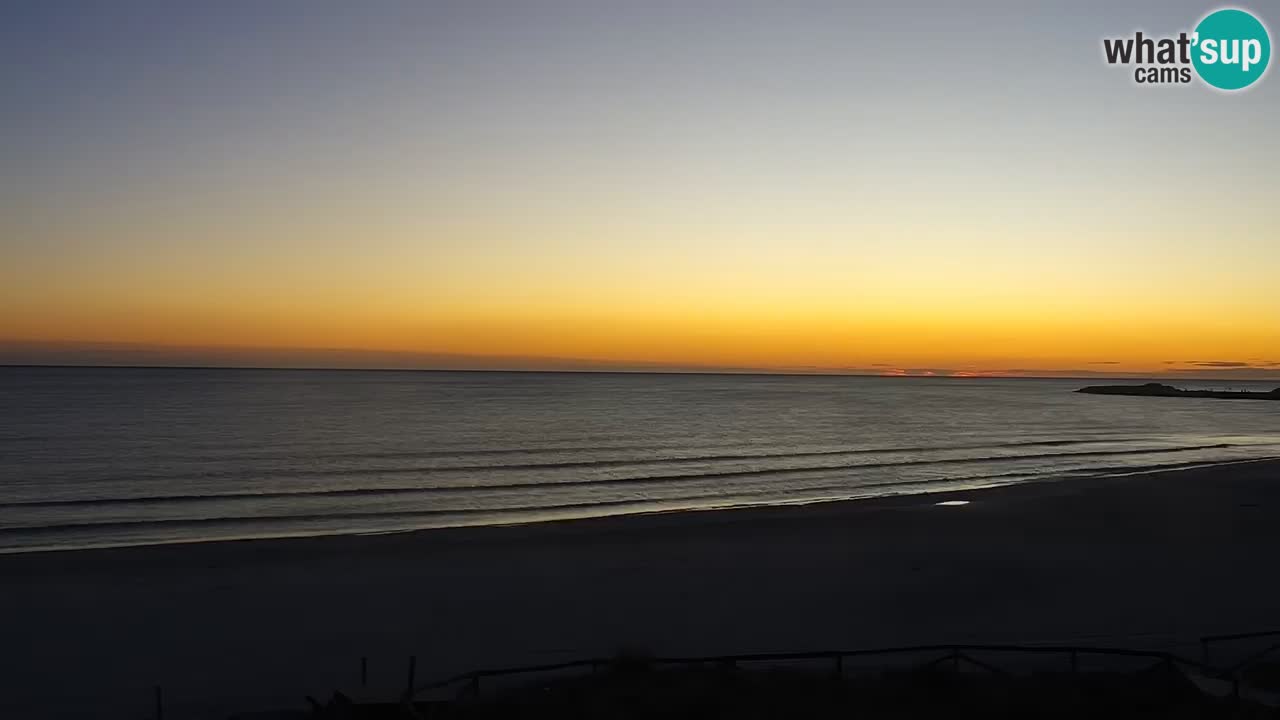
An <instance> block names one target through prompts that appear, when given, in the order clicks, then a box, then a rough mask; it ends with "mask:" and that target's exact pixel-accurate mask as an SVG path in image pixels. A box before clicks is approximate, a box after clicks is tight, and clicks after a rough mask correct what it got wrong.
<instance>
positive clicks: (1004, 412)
mask: <svg viewBox="0 0 1280 720" xmlns="http://www.w3.org/2000/svg"><path fill="white" fill-rule="evenodd" d="M1138 380H1141V379H1138ZM1097 382H1102V381H1098V380H1092V381H1090V380H1079V379H1029V378H1018V379H1003V378H1001V379H996V378H928V377H856V376H806V375H734V374H640V373H534V372H510V373H508V372H434V371H355V370H336V371H331V370H249V369H194V368H192V369H180V368H166V369H156V368H37V367H0V552H4V553H13V552H34V551H49V550H68V549H82V548H96V547H113V546H127V545H152V544H164V543H184V542H200V541H214V540H232V539H248V538H280V537H298V536H314V535H330V534H365V533H391V532H403V531H409V530H416V529H424V528H442V527H456V526H468V525H500V524H511V523H531V522H543V521H552V520H564V519H571V518H587V517H599V516H608V515H620V514H631V513H652V512H672V511H694V510H706V509H714V508H732V507H742V506H752V505H785V504H800V503H814V502H825V501H835V500H846V499H853V498H867V497H877V496H886V495H900V494H918V493H936V492H943V491H955V490H967V489H975V488H984V487H991V486H997V485H1005V484H1011V483H1026V482H1038V481H1062V482H1070V481H1071V480H1072V479H1073V478H1081V477H1088V476H1094V475H1099V474H1117V473H1135V472H1147V471H1151V470H1156V469H1162V468H1177V467H1188V466H1195V465H1206V464H1215V463H1226V462H1239V461H1248V460H1254V459H1261V458H1267V457H1276V456H1280V402H1259V401H1245V400H1214V399H1189V398H1150V397H1146V398H1144V397H1109V396H1098V395H1084V394H1079V393H1076V392H1074V390H1076V389H1078V388H1079V387H1081V386H1082V385H1085V384H1091V383H1097ZM1106 382H1118V381H1115V380H1108V381H1106ZM1126 382H1127V381H1126ZM1165 382H1169V381H1167V380H1166V381H1165ZM1173 384H1176V385H1179V386H1183V387H1218V388H1222V387H1234V388H1247V389H1257V390H1269V389H1271V388H1272V387H1274V386H1275V383H1274V382H1273V383H1270V384H1267V383H1250V382H1245V381H1239V380H1236V381H1216V382H1215V381H1199V382H1194V381H1182V382H1175V383H1173Z"/></svg>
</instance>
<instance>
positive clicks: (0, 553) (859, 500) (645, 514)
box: [0, 456, 1280, 558]
mask: <svg viewBox="0 0 1280 720" xmlns="http://www.w3.org/2000/svg"><path fill="white" fill-rule="evenodd" d="M1273 462H1274V463H1278V464H1280V456H1270V457H1261V458H1245V459H1239V460H1222V461H1205V462H1196V461H1189V462H1187V463H1180V464H1176V465H1170V466H1157V467H1150V468H1138V469H1135V470H1132V471H1126V470H1117V469H1115V468H1107V469H1102V470H1099V471H1096V472H1083V471H1082V472H1080V474H1066V473H1064V474H1057V475H1055V474H1046V475H1044V476H1043V477H1040V478H1036V479H1032V480H1018V481H1014V482H1006V483H996V484H991V485H978V486H976V487H969V488H964V489H940V490H935V491H926V492H918V493H912V492H898V493H888V494H885V495H869V496H865V497H846V498H834V499H816V500H797V501H795V502H760V503H745V504H739V505H726V506H716V507H705V508H678V509H669V510H640V511H636V512H618V513H611V514H601V515H588V516H583V517H569V518H549V519H545V520H519V521H513V522H507V523H483V524H481V523H476V524H461V525H446V526H440V527H422V528H408V529H404V530H385V531H368V532H347V533H318V534H298V535H278V536H267V537H242V538H211V539H207V540H174V541H168V542H144V543H136V544H120V545H91V546H83V547H65V548H60V547H44V548H41V547H37V548H31V549H27V548H16V549H0V558H5V557H12V556H22V555H48V554H54V553H56V554H63V553H96V552H105V551H124V550H140V549H144V548H160V547H166V548H181V547H189V546H203V545H215V544H229V543H237V544H239V543H268V542H269V543H277V542H305V541H309V540H321V539H327V538H378V537H396V536H405V535H414V534H419V533H441V532H459V531H476V532H480V531H483V530H485V529H490V528H494V529H496V528H523V527H537V526H549V525H561V524H572V523H582V522H593V521H605V522H609V521H624V520H626V519H630V518H637V519H640V518H652V517H662V516H668V515H672V516H678V515H686V514H718V513H741V512H769V511H785V510H786V509H789V508H794V509H797V510H799V509H802V508H810V507H821V506H827V505H836V506H839V505H845V504H863V503H878V506H886V507H887V506H891V505H899V504H907V505H919V504H925V505H928V504H934V503H921V502H917V501H918V500H919V499H920V498H935V497H942V496H946V497H947V498H950V496H959V495H961V494H984V495H985V494H989V493H993V492H996V491H1001V490H1012V489H1014V488H1023V487H1026V488H1035V487H1040V486H1043V485H1046V484H1055V483H1081V482H1085V483H1087V482H1094V481H1103V480H1106V479H1108V478H1125V477H1135V476H1148V475H1159V474H1164V473H1176V472H1183V471H1187V470H1197V469H1203V468H1218V467H1232V466H1236V465H1248V464H1253V463H1273ZM868 507H870V506H868Z"/></svg>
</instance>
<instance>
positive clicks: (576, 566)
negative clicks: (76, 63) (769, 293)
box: [0, 461, 1280, 718]
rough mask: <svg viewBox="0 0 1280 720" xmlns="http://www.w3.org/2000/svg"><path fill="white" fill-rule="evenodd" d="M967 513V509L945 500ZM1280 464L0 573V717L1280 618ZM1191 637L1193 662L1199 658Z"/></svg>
mask: <svg viewBox="0 0 1280 720" xmlns="http://www.w3.org/2000/svg"><path fill="white" fill-rule="evenodd" d="M956 499H963V500H967V501H969V504H967V505H958V506H942V505H938V504H937V503H939V502H941V501H944V500H956ZM1277 550H1280V461H1263V462H1250V463H1240V464H1234V465H1224V466H1216V467H1205V468H1195V469H1188V470H1179V471H1171V472H1162V473H1155V474H1149V475H1135V476H1128V477H1114V478H1097V479H1087V480H1078V479H1077V480H1070V481H1062V482H1043V483H1037V484H1031V485H1021V486H1010V487H1004V488H996V489H990V490H982V491H971V492H965V493H957V494H954V495H927V496H901V497H896V498H884V499H878V500H864V501H852V502H838V503H824V504H817V505H808V506H793V507H770V508H756V509H744V510H732V511H716V512H693V513H677V514H666V515H647V516H630V517H617V518H605V519H595V520H579V521H569V522H560V523H547V524H537V525H526V526H512V527H494V528H468V529H454V530H433V531H425V532H416V533H406V534H398V535H382V536H363V537H358V536H348V537H318V538H308V539H296V540H268V541H246V542H220V543H203V544H190V545H169V546H155V547H139V548H120V549H107V550H86V551H73V552H50V553H33V554H25V555H7V556H0V578H3V584H4V592H3V593H0V617H3V618H4V619H3V637H4V646H5V652H4V653H3V654H2V655H0V677H2V678H4V680H3V682H2V683H0V684H2V685H3V688H4V690H3V693H2V694H0V711H3V714H4V715H6V716H9V717H139V716H145V715H146V713H148V712H149V711H150V703H151V688H152V686H154V685H161V686H163V688H164V693H165V698H166V709H167V712H168V715H167V717H179V718H186V717H225V716H226V715H228V714H230V713H231V712H235V711H240V710H249V709H261V708H271V707H290V706H298V705H300V704H301V699H302V698H303V696H304V695H306V694H314V695H316V696H322V695H327V694H328V693H329V692H330V691H332V690H333V689H334V688H339V687H342V688H350V687H353V686H355V685H356V684H357V682H358V673H359V661H360V658H361V657H362V656H366V657H368V658H369V668H370V670H369V672H370V687H371V688H372V689H373V690H374V691H375V692H377V691H384V690H385V692H387V693H391V692H393V691H394V690H395V689H399V688H401V687H403V684H404V681H405V666H406V659H407V657H408V656H409V655H416V656H417V658H418V677H419V678H420V679H430V678H432V677H435V676H439V675H445V674H449V673H453V672H458V671H464V670H469V669H473V668H476V667H480V666H492V665H504V664H521V663H535V662H552V661H556V660H563V659H571V658H575V657H581V656H592V655H607V654H611V653H613V652H615V651H617V650H618V649H620V648H644V649H647V650H649V651H652V652H655V653H660V654H666V655H681V654H706V653H734V652H768V651H792V650H797V651H798V650H809V649H823V648H858V647H871V646H883V645H895V644H912V643H925V642H965V641H973V642H978V641H982V642H1077V643H1081V644H1092V645H1123V646H1131V647H1153V648H1155V647H1159V648H1175V649H1180V650H1185V651H1186V652H1187V654H1188V655H1192V654H1194V652H1195V650H1194V641H1195V639H1196V638H1197V637H1198V636H1200V635H1202V634H1207V633H1217V632H1236V631H1248V630H1255V629H1267V628H1270V627H1272V626H1275V625H1280V619H1278V618H1277V608H1280V576H1277V575H1276V573H1274V572H1272V571H1271V570H1269V567H1270V563H1271V560H1272V558H1273V557H1274V555H1275V554H1276V551H1277ZM1188 643H1190V644H1188Z"/></svg>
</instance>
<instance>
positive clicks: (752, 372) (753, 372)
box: [0, 362, 1280, 382]
mask: <svg viewBox="0 0 1280 720" xmlns="http://www.w3.org/2000/svg"><path fill="white" fill-rule="evenodd" d="M0 369H48V370H232V371H253V372H262V371H277V372H387V373H393V372H399V373H428V372H430V373H522V374H530V375H733V376H743V375H745V376H772V377H779V376H780V377H856V378H876V379H904V378H905V379H911V380H1090V381H1092V380H1102V379H1105V380H1153V379H1165V380H1174V379H1178V380H1183V381H1190V382H1233V381H1244V382H1280V378H1222V377H1177V378H1171V377H1162V376H1161V375H1160V374H1151V375H1106V376H1098V375H1093V376H1086V375H994V374H976V375H955V374H938V373H933V374H914V375H911V374H894V373H879V374H876V373H857V372H838V371H826V372H795V371H785V370H776V371H775V370H762V369H743V370H725V369H716V370H626V369H615V370H607V369H606V370H566V369H501V368H426V367H423V368H393V367H314V366H313V367H300V366H299V367H295V366H279V365H277V366H271V365H127V364H116V365H104V364H75V363H5V362H0Z"/></svg>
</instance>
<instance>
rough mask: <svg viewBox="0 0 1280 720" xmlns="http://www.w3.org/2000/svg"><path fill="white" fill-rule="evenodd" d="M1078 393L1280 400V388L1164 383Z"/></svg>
mask: <svg viewBox="0 0 1280 720" xmlns="http://www.w3.org/2000/svg"><path fill="white" fill-rule="evenodd" d="M1076 392H1080V393H1085V394H1086V395H1126V396H1133V397H1184V398H1212V399H1216V400H1280V388H1276V389H1274V390H1270V391H1264V392H1258V391H1256V390H1185V389H1183V388H1177V387H1174V386H1172V385H1165V384H1163V383H1154V382H1151V383H1143V384H1141V385H1090V386H1088V387H1082V388H1080V389H1079V390H1077V391H1076Z"/></svg>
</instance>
